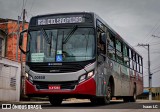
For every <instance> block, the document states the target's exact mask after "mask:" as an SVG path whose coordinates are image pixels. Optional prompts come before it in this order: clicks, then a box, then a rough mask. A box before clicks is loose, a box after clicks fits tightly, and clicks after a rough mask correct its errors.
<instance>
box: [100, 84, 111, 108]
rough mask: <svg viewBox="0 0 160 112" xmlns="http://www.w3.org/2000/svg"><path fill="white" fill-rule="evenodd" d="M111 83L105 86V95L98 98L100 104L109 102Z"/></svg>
mask: <svg viewBox="0 0 160 112" xmlns="http://www.w3.org/2000/svg"><path fill="white" fill-rule="evenodd" d="M111 91H112V90H111V85H110V84H109V85H108V86H107V95H106V96H104V97H103V98H100V99H99V103H100V104H102V105H107V104H109V103H110V100H111V94H112V93H111Z"/></svg>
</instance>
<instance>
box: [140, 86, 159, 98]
mask: <svg viewBox="0 0 160 112" xmlns="http://www.w3.org/2000/svg"><path fill="white" fill-rule="evenodd" d="M138 98H139V99H147V100H148V99H149V88H148V87H144V90H143V94H141V95H140V96H138ZM152 99H153V100H160V87H152Z"/></svg>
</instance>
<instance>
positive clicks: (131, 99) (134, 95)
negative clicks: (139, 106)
mask: <svg viewBox="0 0 160 112" xmlns="http://www.w3.org/2000/svg"><path fill="white" fill-rule="evenodd" d="M136 98H137V95H136V91H134V93H133V96H131V98H130V101H131V102H136Z"/></svg>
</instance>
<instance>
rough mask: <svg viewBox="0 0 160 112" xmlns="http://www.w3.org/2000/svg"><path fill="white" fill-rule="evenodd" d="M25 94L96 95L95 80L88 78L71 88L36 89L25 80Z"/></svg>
mask: <svg viewBox="0 0 160 112" xmlns="http://www.w3.org/2000/svg"><path fill="white" fill-rule="evenodd" d="M25 94H26V95H28V96H49V95H54V94H56V95H82V96H83V95H89V96H90V95H91V96H95V95H96V82H95V80H94V78H90V79H88V80H86V81H84V82H82V83H80V84H78V85H76V86H75V88H74V89H72V90H65V89H64V90H63V89H61V90H49V89H37V88H36V86H35V85H33V84H32V83H30V82H29V81H28V80H27V79H26V80H25Z"/></svg>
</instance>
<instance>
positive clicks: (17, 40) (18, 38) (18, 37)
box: [16, 16, 20, 61]
mask: <svg viewBox="0 0 160 112" xmlns="http://www.w3.org/2000/svg"><path fill="white" fill-rule="evenodd" d="M19 21H20V16H18V20H17V24H18V29H17V45H16V61H18V42H19V31H20V25H19Z"/></svg>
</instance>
